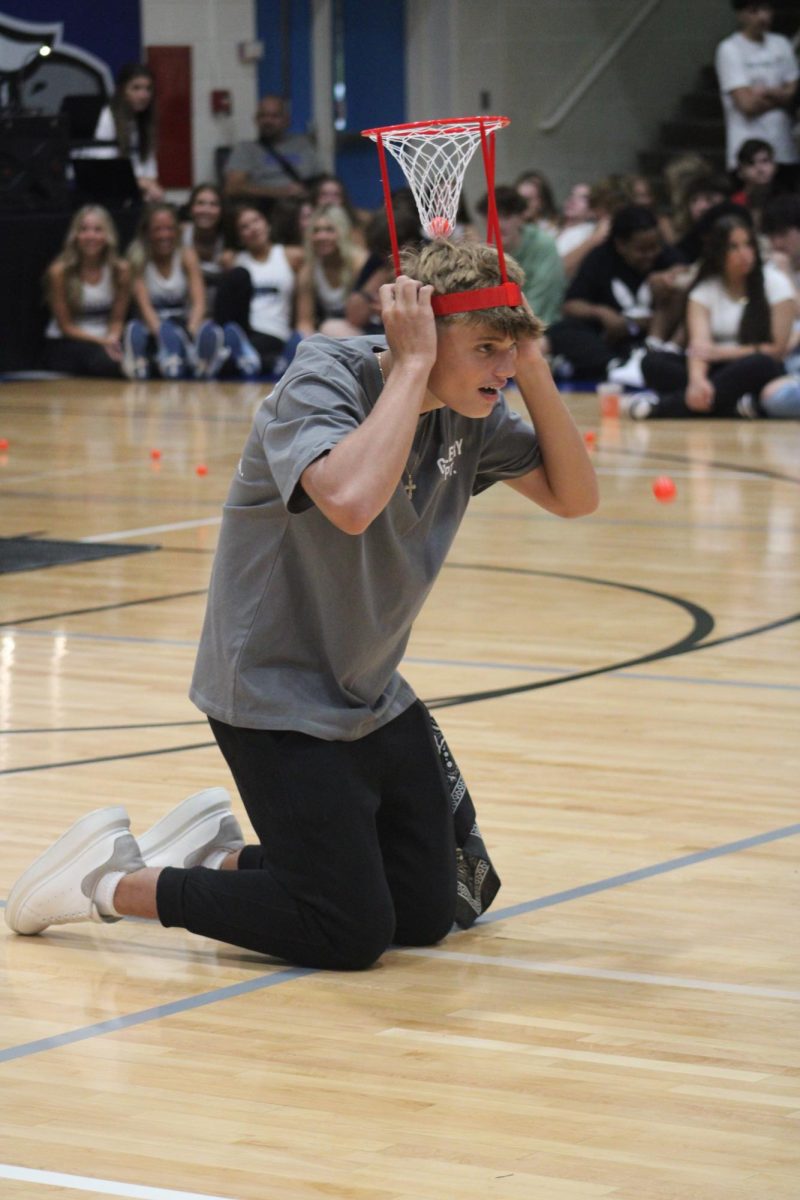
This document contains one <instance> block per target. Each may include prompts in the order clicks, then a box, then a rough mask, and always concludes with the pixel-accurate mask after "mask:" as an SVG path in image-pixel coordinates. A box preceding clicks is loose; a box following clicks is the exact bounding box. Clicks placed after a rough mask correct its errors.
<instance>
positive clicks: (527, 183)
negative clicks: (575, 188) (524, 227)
mask: <svg viewBox="0 0 800 1200" xmlns="http://www.w3.org/2000/svg"><path fill="white" fill-rule="evenodd" d="M514 187H515V188H516V190H517V191H518V192H519V194H520V196H522V198H523V200H524V201H525V213H524V217H525V221H526V222H527V223H528V224H529V225H538V226H539V228H540V229H542V230H544V232H545V233H549V234H550V236H551V237H555V235H556V234H557V233H558V208H557V207H556V201H555V196H554V195H553V188H552V186H551V184H550V181H549V180H548V179H547V178H546V177H545V176H544V175H543V174H542V173H541V171H523V172H522V174H521V175H520V176H519V178H518V179H517V182H516V183H515V184H514Z"/></svg>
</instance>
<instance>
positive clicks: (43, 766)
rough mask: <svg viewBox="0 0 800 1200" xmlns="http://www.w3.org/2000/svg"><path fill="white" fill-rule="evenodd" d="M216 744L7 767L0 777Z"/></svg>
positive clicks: (143, 756)
mask: <svg viewBox="0 0 800 1200" xmlns="http://www.w3.org/2000/svg"><path fill="white" fill-rule="evenodd" d="M216 744H217V743H216V742H214V741H211V742H193V743H192V744H191V745H189V746H166V747H164V749H162V750H134V751H133V752H132V753H130V754H103V755H100V756H99V757H97V758H73V759H68V760H65V761H64V762H52V763H38V764H37V765H36V766H34V767H7V768H6V769H5V770H3V771H0V775H27V774H30V773H31V772H33V771H54V770H56V768H61V767H87V766H91V765H92V764H93V763H107V762H121V761H122V759H127V758H154V757H155V756H156V755H158V754H182V753H183V751H184V750H207V749H208V747H209V746H216Z"/></svg>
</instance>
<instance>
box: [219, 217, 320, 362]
mask: <svg viewBox="0 0 800 1200" xmlns="http://www.w3.org/2000/svg"><path fill="white" fill-rule="evenodd" d="M234 231H235V234H236V240H237V242H238V244H239V246H240V247H241V249H240V250H238V251H236V252H235V253H234V252H231V251H227V252H226V255H225V263H226V266H227V268H228V269H227V270H226V271H225V272H224V273H223V274H222V276H221V277H220V281H219V287H218V288H217V299H216V305H215V308H214V316H215V318H216V321H217V322H218V324H219V325H221V326H222V328H223V330H224V337H225V348H226V349H227V350H228V351H229V356H230V361H229V362H228V364H227V365H226V366H225V368H224V373H225V374H228V373H230V371H231V370H233V369H235V370H238V372H239V374H240V375H243V376H244V377H245V378H248V379H252V378H255V377H256V376H258V375H264V374H267V375H268V374H275V373H279V372H281V371H283V370H285V369H286V367H287V366H288V364H289V362H291V359H292V358H293V356H294V351H295V350H296V349H297V344H298V342H299V341H300V335H299V334H298V333H296V332H295V331H294V306H295V297H296V292H297V277H298V274H299V272H300V269H301V267H302V266H303V263H304V261H305V256H304V254H303V251H302V250H301V249H300V247H299V246H284V245H281V244H280V243H277V242H273V240H272V228H271V225H270V223H269V221H268V220H267V218H266V217H265V216H264V214H263V212H261V210H260V209H259V208H256V207H255V206H254V205H251V204H241V205H239V206H238V207H237V209H236V212H235V214H234Z"/></svg>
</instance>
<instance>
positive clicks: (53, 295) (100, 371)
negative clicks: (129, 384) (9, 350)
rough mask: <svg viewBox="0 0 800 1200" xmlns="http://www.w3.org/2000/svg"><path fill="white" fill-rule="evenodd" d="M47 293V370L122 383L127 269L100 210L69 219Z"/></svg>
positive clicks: (49, 271)
mask: <svg viewBox="0 0 800 1200" xmlns="http://www.w3.org/2000/svg"><path fill="white" fill-rule="evenodd" d="M45 292H46V295H47V302H48V305H49V307H50V311H51V313H52V316H51V318H50V323H49V324H48V326H47V329H46V331H45V348H44V362H45V366H46V367H47V368H48V369H49V370H51V371H59V372H61V373H62V374H64V375H95V376H99V377H100V378H104V377H105V378H112V379H114V378H121V376H122V326H123V322H124V320H125V314H126V312H127V310H128V303H129V300H130V270H129V268H128V264H127V263H126V262H124V260H122V259H120V258H119V257H118V256H117V231H116V228H115V226H114V222H113V221H112V219H111V216H110V214H109V213H108V212H106V210H105V209H104V208H101V207H100V206H99V205H97V204H87V205H86V206H85V207H84V208H81V209H80V210H79V211H78V212H77V213H76V214H75V216H74V217H73V218H72V221H71V223H70V227H69V229H68V230H67V236H66V238H65V239H64V246H63V249H62V250H61V253H60V254H59V255H58V257H57V258H56V259H55V260H54V261H53V262H52V263H51V264H50V266H49V267H48V268H47V273H46V275H45Z"/></svg>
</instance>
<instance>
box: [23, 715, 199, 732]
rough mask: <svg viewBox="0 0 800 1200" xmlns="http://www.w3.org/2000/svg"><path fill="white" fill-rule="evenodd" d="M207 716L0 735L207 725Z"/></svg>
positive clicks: (60, 727) (29, 730)
mask: <svg viewBox="0 0 800 1200" xmlns="http://www.w3.org/2000/svg"><path fill="white" fill-rule="evenodd" d="M207 724H208V722H207V720H206V718H205V717H193V718H191V719H190V720H188V721H132V722H129V723H128V724H125V725H59V726H58V728H55V729H54V728H52V727H45V726H43V727H42V728H41V729H0V737H10V736H11V735H12V734H15V733H111V732H113V733H116V732H117V731H118V730H120V729H174V728H175V727H176V726H182V725H207Z"/></svg>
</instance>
